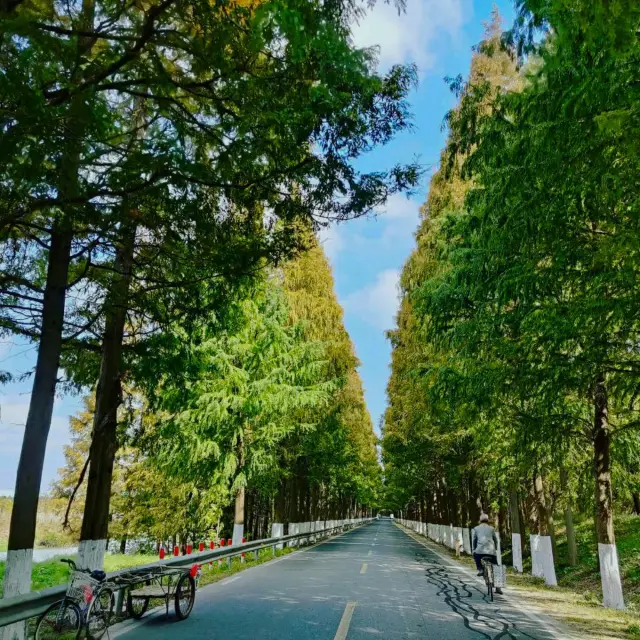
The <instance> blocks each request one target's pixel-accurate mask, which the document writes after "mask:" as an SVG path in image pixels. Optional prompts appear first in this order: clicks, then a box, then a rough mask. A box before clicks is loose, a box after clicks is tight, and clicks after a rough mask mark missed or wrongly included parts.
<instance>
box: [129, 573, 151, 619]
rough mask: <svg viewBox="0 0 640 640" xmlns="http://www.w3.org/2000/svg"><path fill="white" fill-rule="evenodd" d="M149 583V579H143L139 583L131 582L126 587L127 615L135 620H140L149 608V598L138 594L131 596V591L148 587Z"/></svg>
mask: <svg viewBox="0 0 640 640" xmlns="http://www.w3.org/2000/svg"><path fill="white" fill-rule="evenodd" d="M150 584H151V581H150V580H145V581H144V582H141V583H140V584H133V585H131V586H130V587H127V613H128V614H129V617H131V618H134V619H135V620H140V618H142V616H143V615H144V614H145V613H146V612H147V609H148V608H149V598H141V597H138V596H132V595H131V593H132V592H133V591H137V590H138V589H141V588H142V587H148V586H149V585H150Z"/></svg>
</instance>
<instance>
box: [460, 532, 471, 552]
mask: <svg viewBox="0 0 640 640" xmlns="http://www.w3.org/2000/svg"><path fill="white" fill-rule="evenodd" d="M462 545H463V548H464V552H465V553H466V554H468V555H471V532H470V531H469V528H468V527H465V528H464V529H463V530H462Z"/></svg>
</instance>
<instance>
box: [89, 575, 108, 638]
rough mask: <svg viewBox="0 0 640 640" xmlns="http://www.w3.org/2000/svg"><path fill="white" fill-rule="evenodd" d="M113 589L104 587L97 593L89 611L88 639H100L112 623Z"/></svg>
mask: <svg viewBox="0 0 640 640" xmlns="http://www.w3.org/2000/svg"><path fill="white" fill-rule="evenodd" d="M113 605H114V598H113V591H111V589H109V587H103V588H102V589H100V591H98V593H96V594H95V595H94V597H93V600H92V601H91V604H90V605H89V610H88V611H87V622H86V627H87V640H100V638H102V636H103V635H104V634H105V632H106V630H107V629H108V628H109V625H110V624H111V616H112V615H113Z"/></svg>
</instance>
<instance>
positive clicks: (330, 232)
mask: <svg viewBox="0 0 640 640" xmlns="http://www.w3.org/2000/svg"><path fill="white" fill-rule="evenodd" d="M343 228H344V227H340V226H338V225H337V224H333V225H331V226H330V227H323V228H322V229H320V233H319V234H318V237H319V239H320V244H321V245H322V248H323V249H324V253H325V255H326V256H327V258H328V259H329V262H330V263H331V264H334V263H335V259H336V256H337V255H338V254H339V253H340V252H341V251H342V250H343V249H344V246H345V243H344V237H343V235H342V234H341V233H340V231H341V229H343Z"/></svg>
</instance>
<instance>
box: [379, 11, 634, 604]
mask: <svg viewBox="0 0 640 640" xmlns="http://www.w3.org/2000/svg"><path fill="white" fill-rule="evenodd" d="M614 4H615V7H614ZM614 4H611V3H600V2H592V1H590V0H589V1H587V0H584V1H577V2H571V3H566V2H563V1H561V0H542V1H535V2H534V1H533V0H532V1H523V2H519V3H517V5H518V15H517V19H516V22H515V25H514V28H513V29H512V30H510V31H508V32H506V33H503V31H502V26H501V22H500V17H499V16H498V15H497V13H495V12H494V17H493V21H492V23H491V24H490V25H488V27H487V32H486V37H485V39H484V41H483V42H482V43H481V44H480V45H479V46H478V47H477V50H476V53H475V56H474V58H473V61H472V65H471V71H470V75H469V78H468V79H467V80H466V81H464V80H463V79H462V78H457V79H453V80H452V81H451V85H452V89H453V90H454V91H455V92H456V95H457V96H458V104H457V106H456V107H455V108H454V109H452V110H451V112H450V113H449V114H448V117H447V120H446V122H447V125H448V131H449V136H448V140H447V144H446V147H445V149H444V150H443V152H442V155H441V163H440V167H439V169H438V171H437V172H436V173H435V174H434V176H433V177H432V180H431V187H430V191H429V196H428V199H427V201H426V203H425V205H424V207H423V208H422V220H421V223H420V226H419V229H418V231H417V235H416V244H417V246H416V248H415V250H414V251H413V253H412V255H411V256H410V258H409V260H408V261H407V263H406V265H405V267H404V270H403V273H402V277H401V293H402V302H401V308H400V311H399V314H398V326H397V329H396V330H395V331H392V332H390V334H389V337H390V340H391V343H392V347H393V362H392V374H391V378H390V381H389V385H388V395H389V408H388V410H387V412H386V415H385V419H384V438H383V455H384V462H385V475H386V483H387V488H388V499H389V500H390V501H391V503H390V505H389V506H390V507H391V508H394V509H395V510H396V511H397V510H399V509H402V510H403V512H404V514H405V517H407V518H409V519H413V520H421V521H422V522H430V523H436V524H437V523H442V524H444V523H446V524H452V525H455V526H468V525H469V523H476V522H477V518H478V516H479V515H480V510H481V509H482V510H485V511H487V512H491V514H492V516H493V517H494V518H495V521H496V524H497V525H498V526H499V528H500V530H501V532H502V533H503V535H505V537H507V534H508V533H509V532H511V534H512V541H513V542H512V544H513V555H514V558H517V557H518V555H519V550H520V551H523V550H525V545H526V543H527V542H528V540H527V539H526V537H525V535H524V534H525V531H526V530H529V531H530V532H531V534H532V537H531V544H532V547H533V548H534V550H535V551H538V550H540V549H542V550H547V551H548V552H547V553H546V556H547V557H546V559H545V561H544V562H542V563H541V562H535V561H534V567H533V568H534V571H535V572H537V573H538V575H542V576H544V577H545V579H546V580H547V582H548V583H549V584H554V583H555V572H554V565H553V556H552V553H553V547H554V513H555V512H558V511H560V512H564V519H565V526H566V531H567V538H568V547H569V562H570V563H574V564H575V563H576V562H577V553H576V545H575V536H574V527H573V520H574V516H580V517H581V518H592V519H593V522H594V543H593V544H594V546H595V545H597V551H598V558H599V566H600V573H601V577H602V588H603V602H604V604H605V606H609V607H616V608H622V607H624V599H623V592H622V586H621V579H620V571H619V566H618V557H617V551H616V546H615V535H614V513H615V512H618V513H624V512H627V513H631V512H632V511H635V512H636V513H637V512H638V511H639V510H640V493H639V492H640V464H639V463H640V435H639V432H638V426H640V420H639V418H640V401H639V394H638V391H639V389H640V350H639V346H640V297H639V296H638V291H639V290H640V289H639V287H638V284H639V279H638V275H639V273H640V262H639V260H638V256H640V252H639V251H638V248H639V247H638V242H639V239H640V200H639V199H638V194H639V193H640V190H639V188H638V187H639V184H638V175H639V174H638V168H639V167H640V119H639V114H640V93H639V87H640V84H639V82H638V79H639V78H638V69H639V68H640V67H639V65H638V62H640V43H639V41H638V37H637V34H638V28H639V26H640V7H639V6H638V4H637V3H635V2H624V1H623V2H618V3H614ZM569 5H570V8H569ZM614 507H615V508H614ZM509 542H510V541H509ZM534 560H535V558H534ZM517 564H520V567H521V563H517Z"/></svg>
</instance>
